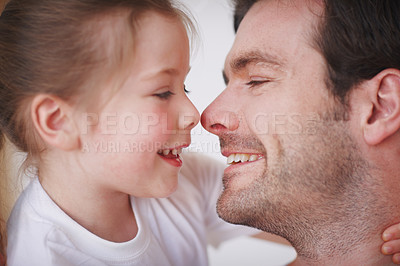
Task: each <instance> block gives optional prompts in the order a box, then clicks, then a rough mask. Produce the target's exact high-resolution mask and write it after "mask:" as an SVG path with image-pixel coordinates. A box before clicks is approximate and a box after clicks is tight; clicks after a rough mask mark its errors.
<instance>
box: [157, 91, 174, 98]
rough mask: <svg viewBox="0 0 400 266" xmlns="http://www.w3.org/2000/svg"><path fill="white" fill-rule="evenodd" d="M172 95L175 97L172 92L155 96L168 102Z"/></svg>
mask: <svg viewBox="0 0 400 266" xmlns="http://www.w3.org/2000/svg"><path fill="white" fill-rule="evenodd" d="M172 95H175V93H173V92H170V91H166V92H163V93H158V94H154V96H156V97H158V98H160V99H162V100H168V99H169V98H170V97H171V96H172Z"/></svg>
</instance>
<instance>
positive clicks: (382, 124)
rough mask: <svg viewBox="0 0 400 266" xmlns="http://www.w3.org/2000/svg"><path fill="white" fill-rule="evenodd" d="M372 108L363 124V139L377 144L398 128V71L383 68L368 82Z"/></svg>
mask: <svg viewBox="0 0 400 266" xmlns="http://www.w3.org/2000/svg"><path fill="white" fill-rule="evenodd" d="M370 86H371V88H370V89H369V93H370V96H371V97H370V98H371V99H372V100H371V103H372V109H371V112H370V114H369V116H368V119H367V121H365V125H364V139H365V141H366V142H367V144H369V145H377V144H379V143H381V142H383V141H384V140H385V139H387V138H389V137H390V136H392V135H393V134H395V133H396V132H397V131H398V130H399V129H400V71H399V70H397V69H385V70H383V71H382V72H380V73H379V74H378V75H376V76H375V77H374V78H373V79H372V80H371V82H370Z"/></svg>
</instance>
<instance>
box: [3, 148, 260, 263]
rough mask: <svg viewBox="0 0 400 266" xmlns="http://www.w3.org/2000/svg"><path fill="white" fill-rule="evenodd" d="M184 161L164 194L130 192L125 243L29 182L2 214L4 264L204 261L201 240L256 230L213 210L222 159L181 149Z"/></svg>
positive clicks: (217, 240)
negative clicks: (129, 232) (133, 229)
mask: <svg viewBox="0 0 400 266" xmlns="http://www.w3.org/2000/svg"><path fill="white" fill-rule="evenodd" d="M183 161H184V164H183V167H182V169H181V172H180V174H179V186H178V189H177V191H176V192H175V193H173V194H172V195H171V196H170V197H168V198H163V199H146V198H134V197H131V202H132V208H133V210H134V213H135V216H136V219H137V224H138V228H139V230H138V233H137V235H136V237H135V238H134V239H132V240H130V241H128V242H124V243H114V242H110V241H107V240H104V239H102V238H100V237H98V236H96V235H94V234H92V233H91V232H89V231H88V230H86V229H85V228H83V227H82V226H80V225H79V224H78V223H76V222H75V221H74V220H72V219H71V218H70V217H69V216H68V215H67V214H65V213H64V212H63V211H62V210H61V209H60V208H59V207H58V206H57V205H56V204H55V203H54V202H53V201H52V200H51V199H50V197H49V196H48V195H47V194H46V192H45V191H44V189H43V188H42V186H41V184H40V182H39V181H38V179H35V180H33V181H32V182H31V183H30V184H29V186H28V187H27V188H26V189H25V190H24V192H23V193H22V194H21V196H20V197H19V199H18V201H17V203H16V205H15V206H14V209H13V211H12V214H11V216H10V219H9V220H8V247H7V256H8V260H7V263H8V265H9V266H14V265H21V266H25V265H32V266H36V265H38V266H39V265H40V266H46V265H57V266H61V265H93V266H99V265H151V266H158V265H160V266H167V265H173V266H180V265H182V266H196V265H208V258H207V244H212V245H214V246H217V245H218V244H219V243H220V242H222V241H224V240H226V239H229V238H232V237H235V236H240V235H245V234H247V235H249V234H255V233H257V232H258V231H256V230H255V229H251V228H247V227H242V226H236V225H231V224H228V223H225V222H224V221H222V220H221V219H220V218H219V217H218V216H217V214H216V208H215V206H216V200H217V198H218V196H219V194H220V191H221V183H222V182H221V177H222V174H223V170H224V168H225V166H224V165H222V164H220V163H219V162H216V161H214V160H212V159H210V158H208V157H205V156H200V155H197V154H185V155H184V156H183Z"/></svg>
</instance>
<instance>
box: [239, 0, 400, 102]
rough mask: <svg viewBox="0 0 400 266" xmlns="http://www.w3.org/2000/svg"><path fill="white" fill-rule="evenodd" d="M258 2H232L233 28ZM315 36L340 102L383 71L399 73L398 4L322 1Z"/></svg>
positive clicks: (382, 0) (377, 0)
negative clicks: (354, 87) (358, 85)
mask: <svg viewBox="0 0 400 266" xmlns="http://www.w3.org/2000/svg"><path fill="white" fill-rule="evenodd" d="M258 1H260V0H235V15H234V26H235V31H237V29H238V27H239V24H240V22H241V21H242V19H243V17H244V16H245V14H246V13H247V11H248V10H249V9H250V8H251V6H252V5H253V4H254V3H256V2H258ZM324 4H325V11H324V15H323V17H322V19H321V22H320V25H319V27H318V28H317V31H316V34H315V35H314V41H315V44H316V47H317V48H318V49H319V50H320V51H321V53H322V54H323V56H324V58H325V60H326V62H327V67H328V75H329V79H328V85H329V87H330V88H332V93H333V95H335V96H336V97H337V98H338V99H339V100H340V101H341V102H343V103H345V102H346V96H347V95H348V92H349V91H350V89H351V88H352V87H353V86H354V85H357V84H358V83H360V82H361V81H363V80H369V79H371V78H373V77H374V76H375V75H377V74H378V73H379V72H381V71H382V70H384V69H386V68H395V69H400V1H399V0H324Z"/></svg>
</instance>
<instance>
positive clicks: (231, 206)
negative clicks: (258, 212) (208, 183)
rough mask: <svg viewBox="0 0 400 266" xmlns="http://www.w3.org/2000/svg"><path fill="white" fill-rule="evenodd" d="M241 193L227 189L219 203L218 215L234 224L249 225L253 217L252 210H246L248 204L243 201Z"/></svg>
mask: <svg viewBox="0 0 400 266" xmlns="http://www.w3.org/2000/svg"><path fill="white" fill-rule="evenodd" d="M240 194H242V193H240V191H231V190H230V189H225V190H224V191H223V192H222V193H221V195H220V197H219V199H218V202H217V213H218V215H219V217H220V218H221V219H223V220H224V221H226V222H228V223H232V224H241V225H248V226H251V224H249V217H251V213H249V211H250V212H251V210H250V209H247V208H246V203H245V201H243V199H241V198H242V197H241V195H240Z"/></svg>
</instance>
